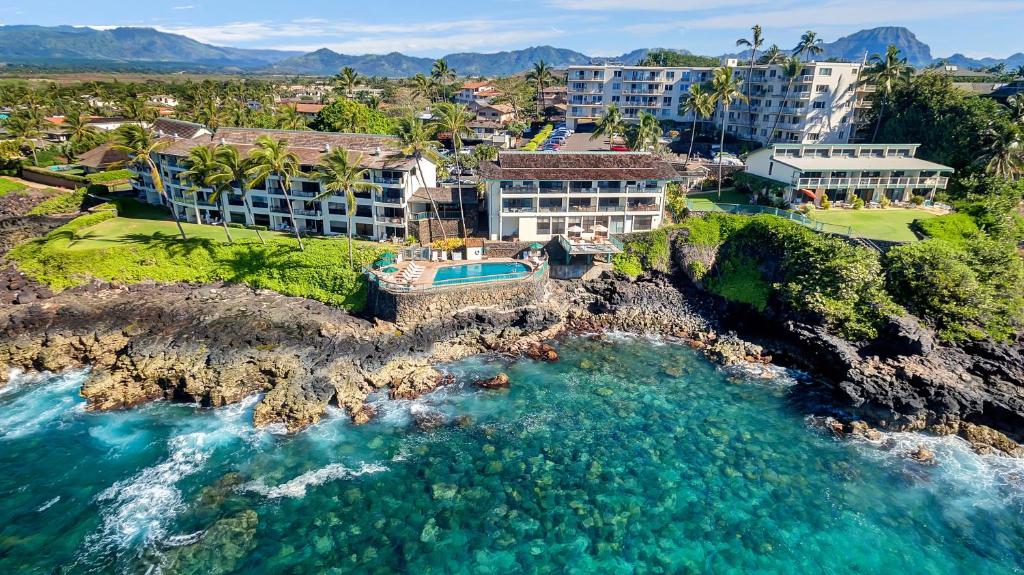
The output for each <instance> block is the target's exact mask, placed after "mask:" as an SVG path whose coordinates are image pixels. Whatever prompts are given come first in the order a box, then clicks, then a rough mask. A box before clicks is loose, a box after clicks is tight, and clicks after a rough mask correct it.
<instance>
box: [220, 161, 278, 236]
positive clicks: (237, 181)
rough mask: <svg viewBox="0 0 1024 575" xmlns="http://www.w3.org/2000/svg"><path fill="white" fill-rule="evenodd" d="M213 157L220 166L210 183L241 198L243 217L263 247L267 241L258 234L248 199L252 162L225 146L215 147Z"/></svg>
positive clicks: (257, 227) (258, 230)
mask: <svg viewBox="0 0 1024 575" xmlns="http://www.w3.org/2000/svg"><path fill="white" fill-rule="evenodd" d="M214 156H215V157H216V159H217V163H218V164H220V168H219V169H218V170H217V172H216V173H215V174H214V175H213V176H212V177H211V182H212V183H213V185H215V186H218V187H223V186H227V187H228V188H231V189H232V190H234V189H237V190H238V193H239V194H240V195H241V196H242V205H243V206H245V215H246V216H247V217H248V221H250V222H252V224H253V229H255V230H256V237H257V238H259V240H260V243H261V244H264V245H265V244H266V243H267V241H266V240H264V239H263V234H261V233H260V228H259V226H257V225H256V217H255V216H254V215H253V213H252V203H251V198H250V197H249V169H250V168H252V161H251V160H250V159H249V158H247V157H242V155H241V154H240V153H238V149H237V148H235V147H234V146H229V145H227V144H222V145H219V146H217V149H216V150H214Z"/></svg>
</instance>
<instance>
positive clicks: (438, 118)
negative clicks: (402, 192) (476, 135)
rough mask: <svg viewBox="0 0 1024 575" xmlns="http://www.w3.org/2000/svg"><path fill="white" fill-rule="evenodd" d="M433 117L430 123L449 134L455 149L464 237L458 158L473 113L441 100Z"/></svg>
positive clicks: (460, 172) (464, 228) (464, 217)
mask: <svg viewBox="0 0 1024 575" xmlns="http://www.w3.org/2000/svg"><path fill="white" fill-rule="evenodd" d="M433 113H434V118H433V119H432V120H431V123H432V124H434V127H435V129H436V131H437V132H447V133H448V134H451V138H452V147H453V148H454V149H455V154H454V155H455V173H456V178H457V179H458V180H459V183H458V184H457V185H456V188H457V189H458V192H457V193H458V196H459V219H460V220H461V221H462V237H463V238H465V237H466V231H467V230H466V214H465V212H464V211H463V208H462V184H461V174H462V170H461V168H460V166H459V161H460V160H459V158H460V155H461V149H462V137H463V136H470V137H472V136H473V131H472V130H470V129H469V122H471V121H472V120H473V118H474V115H473V114H470V113H469V111H468V110H466V107H465V106H462V105H458V104H452V103H450V102H442V103H440V104H438V105H437V106H434V110H433Z"/></svg>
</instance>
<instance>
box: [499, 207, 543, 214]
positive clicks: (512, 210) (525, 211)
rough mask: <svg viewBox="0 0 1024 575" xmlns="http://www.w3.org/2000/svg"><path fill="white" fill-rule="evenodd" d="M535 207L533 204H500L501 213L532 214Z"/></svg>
mask: <svg viewBox="0 0 1024 575" xmlns="http://www.w3.org/2000/svg"><path fill="white" fill-rule="evenodd" d="M536 211H537V210H536V208H534V207H533V206H502V207H501V213H503V214H532V213H534V212H536Z"/></svg>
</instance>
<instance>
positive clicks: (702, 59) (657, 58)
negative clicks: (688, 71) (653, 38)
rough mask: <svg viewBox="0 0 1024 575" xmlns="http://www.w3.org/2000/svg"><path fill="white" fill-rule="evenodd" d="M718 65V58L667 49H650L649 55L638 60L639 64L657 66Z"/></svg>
mask: <svg viewBox="0 0 1024 575" xmlns="http://www.w3.org/2000/svg"><path fill="white" fill-rule="evenodd" d="M717 65H718V58H712V57H710V56H697V55H695V54H683V53H682V52H677V51H675V50H665V49H657V50H649V51H648V52H647V55H645V56H644V57H643V59H641V60H640V61H639V62H637V66H652V67H655V68H688V67H693V66H702V67H712V66H717Z"/></svg>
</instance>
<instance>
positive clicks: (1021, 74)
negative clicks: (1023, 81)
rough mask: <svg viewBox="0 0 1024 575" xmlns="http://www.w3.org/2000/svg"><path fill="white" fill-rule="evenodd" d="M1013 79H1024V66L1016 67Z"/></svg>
mask: <svg viewBox="0 0 1024 575" xmlns="http://www.w3.org/2000/svg"><path fill="white" fill-rule="evenodd" d="M1013 76H1014V77H1015V78H1024V64H1021V65H1020V66H1017V69H1016V70H1014V71H1013Z"/></svg>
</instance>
